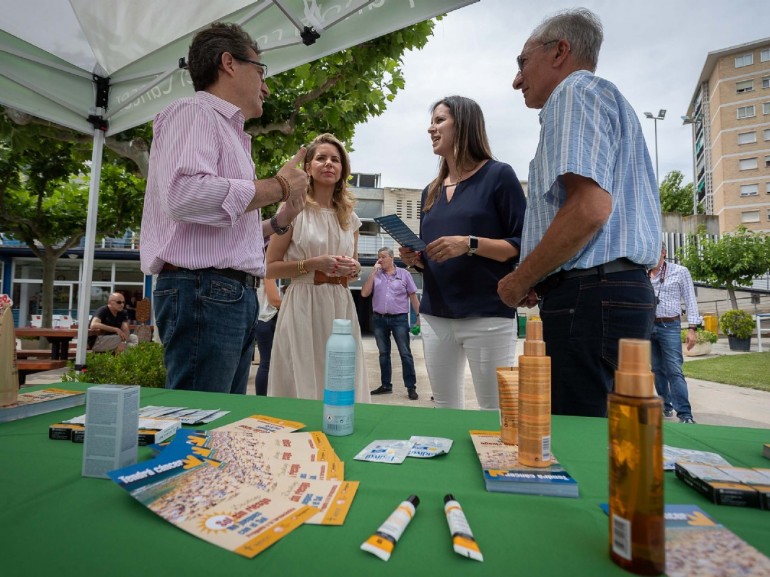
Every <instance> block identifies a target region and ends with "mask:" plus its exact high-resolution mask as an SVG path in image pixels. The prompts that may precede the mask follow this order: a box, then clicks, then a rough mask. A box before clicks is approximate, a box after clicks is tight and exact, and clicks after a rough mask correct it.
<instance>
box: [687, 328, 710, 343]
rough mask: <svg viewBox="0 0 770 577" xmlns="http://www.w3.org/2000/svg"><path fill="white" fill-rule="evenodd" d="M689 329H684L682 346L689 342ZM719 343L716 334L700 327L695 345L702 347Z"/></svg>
mask: <svg viewBox="0 0 770 577" xmlns="http://www.w3.org/2000/svg"><path fill="white" fill-rule="evenodd" d="M688 330H689V329H682V344H684V343H686V342H687V331H688ZM715 342H717V335H716V333H712V332H711V331H707V330H706V329H702V328H700V327H698V329H697V330H696V331H695V344H697V345H701V344H703V343H711V344H714V343H715Z"/></svg>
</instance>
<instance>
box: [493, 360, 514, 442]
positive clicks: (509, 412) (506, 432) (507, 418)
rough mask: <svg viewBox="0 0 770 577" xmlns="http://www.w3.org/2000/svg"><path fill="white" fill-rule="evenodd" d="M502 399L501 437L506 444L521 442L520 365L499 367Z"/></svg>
mask: <svg viewBox="0 0 770 577" xmlns="http://www.w3.org/2000/svg"><path fill="white" fill-rule="evenodd" d="M497 392H498V395H499V400H500V439H501V440H502V441H503V443H505V444H506V445H518V444H519V367H497Z"/></svg>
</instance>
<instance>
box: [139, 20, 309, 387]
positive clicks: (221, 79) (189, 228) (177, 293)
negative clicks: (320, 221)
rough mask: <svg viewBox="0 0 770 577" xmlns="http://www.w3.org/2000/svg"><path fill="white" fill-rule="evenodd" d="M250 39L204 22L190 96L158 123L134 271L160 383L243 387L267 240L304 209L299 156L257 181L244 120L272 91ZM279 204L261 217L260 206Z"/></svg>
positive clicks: (192, 63) (192, 57)
mask: <svg viewBox="0 0 770 577" xmlns="http://www.w3.org/2000/svg"><path fill="white" fill-rule="evenodd" d="M259 58H260V51H259V47H258V45H257V43H256V42H255V41H254V40H253V39H252V38H251V37H250V36H249V35H248V34H247V33H246V32H244V31H243V30H242V29H241V28H240V27H238V26H237V25H234V24H221V23H219V24H213V25H212V26H211V27H209V28H207V29H205V30H202V31H201V32H199V33H198V34H197V35H196V36H195V38H193V41H192V44H191V46H190V51H189V55H188V66H189V71H190V76H191V78H192V81H193V86H194V87H195V90H196V93H195V96H193V97H191V98H182V99H180V100H177V101H176V102H174V103H172V104H171V105H170V106H168V107H167V108H166V109H165V110H163V111H162V112H160V113H159V114H158V115H157V117H156V118H155V123H154V127H153V130H154V138H153V143H152V149H151V152H150V170H149V176H148V179H147V192H146V196H145V203H144V213H143V217H142V230H141V235H142V245H141V261H142V270H143V271H144V272H145V273H147V274H157V275H158V280H157V285H156V289H155V291H154V293H153V300H154V305H155V319H156V323H157V326H158V334H159V336H160V338H161V341H162V342H163V345H164V348H165V353H164V355H165V364H166V370H167V375H168V376H167V377H166V388H169V389H188V390H199V391H212V392H225V393H240V394H243V393H245V392H246V384H247V382H248V376H249V369H250V366H251V359H252V355H253V351H254V341H255V336H256V326H257V315H258V309H259V305H258V303H257V298H256V290H255V289H256V288H257V286H259V282H260V278H261V277H263V276H264V273H265V254H264V239H265V237H267V236H269V235H270V234H273V233H276V234H284V233H285V232H287V231H288V230H289V228H290V226H291V222H292V220H293V219H294V217H295V216H296V215H297V214H298V213H299V212H300V211H301V210H302V208H303V207H304V205H305V196H306V189H307V175H306V174H305V172H304V171H302V170H300V169H298V168H297V165H298V164H299V165H301V164H302V162H303V160H304V156H305V149H304V148H303V149H300V151H299V152H298V153H297V154H296V155H295V156H294V157H293V158H292V159H291V160H290V161H289V162H288V163H286V165H284V166H283V167H282V168H281V170H280V171H278V174H277V175H276V176H275V177H273V178H268V179H263V180H257V179H256V178H255V167H254V162H253V160H252V157H251V137H250V136H249V135H248V134H247V133H246V132H244V123H245V121H246V120H248V119H250V118H258V117H260V116H261V115H262V106H263V102H264V100H265V99H266V98H267V97H268V96H269V95H270V89H269V88H268V87H267V83H266V82H265V74H266V72H267V67H266V66H265V65H264V64H262V63H261V62H260V60H259ZM277 201H283V203H284V204H283V207H282V209H281V211H280V212H279V213H278V214H277V215H276V216H274V217H273V218H272V219H269V220H265V221H262V218H261V213H260V210H259V209H260V207H263V206H266V205H268V204H272V203H274V202H277Z"/></svg>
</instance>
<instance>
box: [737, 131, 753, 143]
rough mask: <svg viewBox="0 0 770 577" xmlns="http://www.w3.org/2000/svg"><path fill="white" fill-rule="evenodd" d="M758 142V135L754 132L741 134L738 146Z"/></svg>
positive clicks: (739, 134)
mask: <svg viewBox="0 0 770 577" xmlns="http://www.w3.org/2000/svg"><path fill="white" fill-rule="evenodd" d="M756 141H757V133H756V132H754V131H752V132H739V133H738V144H752V143H754V142H756Z"/></svg>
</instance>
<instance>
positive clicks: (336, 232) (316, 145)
mask: <svg viewBox="0 0 770 577" xmlns="http://www.w3.org/2000/svg"><path fill="white" fill-rule="evenodd" d="M305 171H306V172H307V173H308V182H309V184H308V196H307V204H306V205H305V208H304V210H303V211H302V212H301V213H300V214H299V215H297V217H296V218H295V219H294V222H293V224H292V228H291V229H290V230H289V231H288V232H287V233H285V234H283V235H273V237H272V238H271V240H270V244H269V245H268V249H267V276H268V278H290V279H291V284H290V285H289V287H288V288H287V289H286V294H285V296H284V299H283V303H282V305H281V309H280V312H279V313H278V324H277V325H276V328H275V339H274V341H273V354H272V359H271V361H270V375H269V377H268V386H267V394H268V395H269V396H272V397H297V398H302V399H318V400H322V399H323V391H324V367H325V358H326V341H327V340H328V339H329V335H331V332H332V324H333V322H334V319H350V321H351V322H352V332H353V338H355V339H356V343H357V349H356V385H355V398H356V402H357V403H369V402H371V397H370V396H369V379H368V377H367V374H366V367H365V364H364V351H363V346H362V344H361V328H360V326H359V324H358V317H357V315H356V307H355V304H354V303H353V296H352V295H351V294H350V290H349V289H348V288H347V282H348V280H349V279H355V278H357V277H358V276H359V274H360V273H361V265H360V263H359V262H358V260H357V258H358V252H357V250H358V229H359V228H360V226H361V220H360V219H359V218H358V216H357V215H356V214H355V213H354V212H353V204H354V199H353V196H352V194H350V192H348V190H347V185H346V183H347V180H348V176H349V175H350V162H349V160H348V155H347V152H346V151H345V148H344V147H343V146H342V143H340V142H339V141H338V140H337V139H336V138H335V137H334V136H332V135H331V134H322V135H321V136H319V137H318V138H316V139H315V140H313V142H312V143H311V144H310V145H309V146H308V150H307V155H306V157H305Z"/></svg>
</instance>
